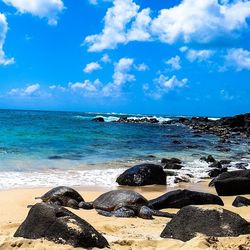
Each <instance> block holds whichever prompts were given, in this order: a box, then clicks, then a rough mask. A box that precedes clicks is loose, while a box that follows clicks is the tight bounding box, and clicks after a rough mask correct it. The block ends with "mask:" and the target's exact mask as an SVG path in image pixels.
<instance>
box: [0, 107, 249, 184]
mask: <svg viewBox="0 0 250 250" xmlns="http://www.w3.org/2000/svg"><path fill="white" fill-rule="evenodd" d="M122 116H126V117H135V118H140V117H145V115H134V114H115V113H84V112H45V111H16V110H0V188H13V187H33V186H54V185H71V186H88V185H99V186H113V185H116V184H115V181H114V180H115V178H116V177H117V175H118V174H120V173H122V171H124V169H126V168H128V167H130V166H133V165H135V164H139V163H142V162H153V163H159V162H160V160H161V158H162V157H179V158H181V159H182V160H183V162H184V163H185V164H184V165H185V168H183V169H182V170H181V171H180V174H185V173H192V174H193V175H194V176H195V178H194V180H197V181H198V180H199V179H200V178H201V177H205V176H206V175H207V173H206V171H205V170H206V168H207V164H206V163H204V162H201V161H199V158H200V157H201V156H205V155H208V154H213V155H214V156H215V157H216V158H218V159H232V160H233V161H235V162H237V161H245V162H250V161H249V142H248V141H246V140H240V139H238V140H237V141H235V142H232V144H230V145H228V148H227V145H223V147H225V148H226V152H225V151H221V149H219V148H218V145H219V138H218V137H216V136H214V135H209V134H203V135H201V136H200V137H197V135H195V134H194V133H193V131H192V130H190V129H189V128H188V127H186V126H183V125H166V124H162V122H164V121H167V120H170V119H175V118H176V117H168V116H154V117H156V118H157V119H158V120H159V121H160V123H158V124H148V123H126V124H121V123H114V121H116V120H118V119H119V118H120V117H122ZM96 117H103V118H104V119H105V122H104V123H97V122H93V121H92V119H93V118H96ZM176 140H178V141H180V142H181V143H180V144H176V143H174V141H176ZM232 145H235V146H232ZM227 150H229V151H227ZM153 156H154V157H153ZM168 182H169V184H171V185H172V184H173V182H172V179H171V178H170V179H169V180H168Z"/></svg>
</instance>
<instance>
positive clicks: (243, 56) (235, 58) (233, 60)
mask: <svg viewBox="0 0 250 250" xmlns="http://www.w3.org/2000/svg"><path fill="white" fill-rule="evenodd" d="M226 63H227V64H228V65H230V66H233V67H236V69H237V70H238V71H240V70H244V69H246V70H250V51H248V50H244V49H242V48H234V49H230V50H229V51H228V53H227V55H226Z"/></svg>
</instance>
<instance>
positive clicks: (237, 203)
mask: <svg viewBox="0 0 250 250" xmlns="http://www.w3.org/2000/svg"><path fill="white" fill-rule="evenodd" d="M232 205H233V206H234V207H243V206H250V199H247V198H246V197H243V196H237V197H236V198H235V199H234V201H233V204H232Z"/></svg>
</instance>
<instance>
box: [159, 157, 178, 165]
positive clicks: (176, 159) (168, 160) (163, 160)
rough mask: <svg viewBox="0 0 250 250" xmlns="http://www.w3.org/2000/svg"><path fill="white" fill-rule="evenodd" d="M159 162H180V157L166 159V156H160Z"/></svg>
mask: <svg viewBox="0 0 250 250" xmlns="http://www.w3.org/2000/svg"><path fill="white" fill-rule="evenodd" d="M161 163H163V164H167V163H168V164H170V163H171V164H181V160H180V159H178V158H170V159H168V158H162V159H161Z"/></svg>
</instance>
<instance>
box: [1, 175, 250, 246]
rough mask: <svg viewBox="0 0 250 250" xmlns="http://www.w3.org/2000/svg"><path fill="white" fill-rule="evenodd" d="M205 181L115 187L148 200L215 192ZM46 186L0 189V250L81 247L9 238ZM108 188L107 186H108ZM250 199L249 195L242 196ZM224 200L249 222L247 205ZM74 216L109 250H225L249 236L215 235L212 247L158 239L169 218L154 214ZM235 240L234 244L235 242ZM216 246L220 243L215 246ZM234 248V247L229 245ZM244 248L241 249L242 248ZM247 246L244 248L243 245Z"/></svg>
mask: <svg viewBox="0 0 250 250" xmlns="http://www.w3.org/2000/svg"><path fill="white" fill-rule="evenodd" d="M208 181H209V180H206V181H204V182H201V183H197V184H189V183H187V184H181V185H178V186H177V187H175V188H167V190H166V187H165V191H163V190H164V189H162V187H161V186H155V185H153V186H145V187H139V188H134V187H126V186H125V187H119V189H120V188H122V189H132V190H134V191H137V192H139V193H141V194H142V195H144V196H145V197H146V198H147V199H152V198H155V197H158V196H159V195H162V194H163V193H165V192H167V191H170V190H173V189H178V188H188V189H191V190H195V191H203V192H209V193H215V190H214V188H210V187H208V185H207V184H208ZM75 189H76V190H77V191H79V193H80V194H81V195H82V196H83V198H84V199H85V200H86V201H91V200H93V199H95V198H96V197H98V196H99V195H100V194H102V193H104V192H106V191H108V190H106V189H105V188H102V189H101V187H94V188H87V187H83V186H82V187H76V188H75ZM48 190H49V188H35V189H31V188H25V189H9V190H0V196H1V206H0V250H2V249H3V250H8V249H13V248H14V249H15V248H21V249H36V250H44V249H52V250H54V249H62V250H72V249H82V248H73V247H71V246H68V245H58V244H55V243H53V242H49V241H46V240H43V239H41V240H28V239H22V238H13V236H12V235H13V234H14V232H15V231H16V229H17V227H18V226H19V225H20V224H21V223H22V222H23V221H24V219H25V218H26V215H27V213H28V211H29V209H28V208H27V205H32V204H35V203H36V202H39V200H35V199H34V198H35V197H36V196H41V195H42V194H44V193H45V192H46V191H48ZM109 190H110V189H109ZM246 197H248V198H250V195H246ZM221 198H222V199H223V201H224V203H225V206H224V207H223V208H225V209H228V210H231V211H233V212H236V213H238V214H240V215H241V216H242V217H243V218H245V219H247V220H248V221H250V213H249V208H248V207H243V208H234V207H232V206H231V204H232V200H233V199H234V197H233V196H231V197H221ZM203 207H210V208H211V207H219V206H216V205H205V206H203ZM69 210H71V211H72V212H73V213H75V214H76V215H78V216H80V217H81V218H83V219H85V220H86V221H88V222H89V223H90V224H91V225H92V226H93V227H95V228H96V229H97V230H98V231H99V232H101V233H102V234H103V235H104V236H105V237H106V238H107V240H108V241H109V243H110V247H111V248H110V249H112V250H113V249H118V250H125V249H136V250H138V249H150V250H151V249H152V250H153V249H166V248H167V249H170V250H171V249H172V250H177V249H187V250H189V249H190V250H191V249H207V248H208V245H209V244H210V245H211V248H212V247H213V249H227V248H229V247H231V246H232V244H234V245H235V244H236V245H237V244H238V245H240V244H248V242H249V245H247V246H249V247H250V235H245V236H239V237H230V238H227V237H226V238H219V239H218V242H217V243H216V244H217V245H218V247H217V248H216V247H214V245H213V244H214V243H208V242H207V238H208V237H205V236H197V237H195V238H193V239H192V240H191V241H188V242H182V241H179V240H174V239H162V238H160V233H161V231H162V230H163V228H164V227H165V225H166V223H167V222H168V221H170V219H169V218H160V217H155V218H154V220H143V219H140V218H115V217H104V216H101V215H98V214H97V212H96V211H95V210H83V209H80V210H74V209H69ZM163 211H167V212H174V213H176V212H177V211H178V209H164V210H163ZM237 242H238V243H237ZM219 245H221V246H220V247H219ZM233 249H238V248H233ZM243 249H244V248H243ZM245 249H248V248H245Z"/></svg>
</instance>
